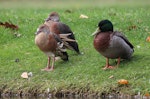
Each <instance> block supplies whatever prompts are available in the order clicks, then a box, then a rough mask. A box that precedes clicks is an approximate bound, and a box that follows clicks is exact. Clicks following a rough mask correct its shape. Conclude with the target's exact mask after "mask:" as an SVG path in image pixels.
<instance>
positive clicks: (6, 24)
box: [0, 22, 18, 30]
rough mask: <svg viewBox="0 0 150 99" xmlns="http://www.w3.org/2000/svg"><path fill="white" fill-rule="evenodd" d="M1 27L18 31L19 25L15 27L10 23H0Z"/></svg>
mask: <svg viewBox="0 0 150 99" xmlns="http://www.w3.org/2000/svg"><path fill="white" fill-rule="evenodd" d="M0 26H4V27H5V28H11V29H13V30H18V26H17V25H14V24H12V23H9V22H5V23H3V22H0Z"/></svg>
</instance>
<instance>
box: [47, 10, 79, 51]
mask: <svg viewBox="0 0 150 99" xmlns="http://www.w3.org/2000/svg"><path fill="white" fill-rule="evenodd" d="M44 24H46V25H48V26H49V28H50V30H51V32H53V33H56V34H59V35H60V38H61V39H62V40H63V41H66V42H65V43H64V46H65V47H66V48H67V49H69V50H73V51H75V52H76V53H77V54H81V52H80V50H79V47H78V43H77V41H76V39H75V36H74V33H73V32H72V30H71V29H70V27H69V26H68V25H66V24H65V23H62V22H60V18H59V14H58V13H57V12H51V13H50V14H49V17H48V18H47V19H46V20H45V23H44Z"/></svg>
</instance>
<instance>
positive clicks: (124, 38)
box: [113, 31, 134, 49]
mask: <svg viewBox="0 0 150 99" xmlns="http://www.w3.org/2000/svg"><path fill="white" fill-rule="evenodd" d="M113 35H115V36H118V37H120V38H122V39H123V40H124V41H125V42H126V43H127V44H128V45H129V46H130V47H131V48H132V49H133V48H134V46H133V45H132V44H131V43H130V42H129V40H128V39H127V38H126V37H125V36H124V35H123V34H122V33H120V32H118V31H114V34H113Z"/></svg>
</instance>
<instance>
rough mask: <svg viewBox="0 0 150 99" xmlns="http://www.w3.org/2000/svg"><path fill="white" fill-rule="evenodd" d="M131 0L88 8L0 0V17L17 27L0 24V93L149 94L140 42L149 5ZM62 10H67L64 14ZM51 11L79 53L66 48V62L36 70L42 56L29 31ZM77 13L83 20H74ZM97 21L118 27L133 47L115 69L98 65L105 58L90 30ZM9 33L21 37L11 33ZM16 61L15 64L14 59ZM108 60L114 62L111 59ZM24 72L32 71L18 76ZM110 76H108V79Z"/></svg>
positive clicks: (146, 53)
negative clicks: (72, 37)
mask: <svg viewBox="0 0 150 99" xmlns="http://www.w3.org/2000/svg"><path fill="white" fill-rule="evenodd" d="M78 2H79V1H78ZM82 2H83V1H82ZM133 2H134V1H132V2H126V3H125V4H121V3H117V4H115V2H113V3H108V2H107V3H106V4H104V5H103V4H102V3H100V5H103V6H98V4H96V1H95V4H96V6H93V5H94V3H93V4H92V5H91V6H90V3H89V4H88V3H87V6H86V5H84V4H83V3H82V4H80V5H78V3H77V4H76V5H78V6H76V5H75V6H72V7H71V6H69V5H68V6H64V5H62V4H61V3H60V4H59V5H61V6H59V7H57V6H54V5H53V4H51V5H50V6H47V5H48V4H49V3H47V2H46V1H45V4H46V5H44V3H42V4H41V5H40V3H37V6H36V5H34V6H31V5H28V4H30V2H29V1H28V2H26V3H27V6H24V5H22V6H20V5H18V4H19V3H20V2H18V1H16V0H14V2H12V1H11V2H8V1H7V2H6V1H1V3H0V15H1V17H0V21H2V22H5V21H11V22H12V23H14V24H17V25H18V26H19V30H18V31H13V30H11V29H6V28H3V27H0V93H8V92H13V93H20V92H23V93H32V94H34V93H47V89H48V88H49V89H50V92H51V93H53V94H59V93H64V94H67V93H73V94H80V95H81V94H87V95H92V94H93V93H94V95H101V94H102V93H117V92H119V93H120V94H130V95H134V94H137V93H138V92H141V93H142V94H145V93H149V92H150V88H149V86H150V73H149V70H150V62H149V59H150V50H149V49H150V43H149V42H146V38H147V36H150V27H149V23H150V21H149V18H150V13H149V12H150V6H149V1H147V4H146V3H145V4H144V3H143V2H142V0H141V1H140V0H138V2H136V3H137V5H133V6H132V3H133ZM12 3H13V4H12ZM26 3H25V4H26ZM31 3H33V2H31ZM53 3H55V2H54V1H53ZM140 3H141V4H140ZM3 4H5V5H3ZM11 4H12V5H11ZM23 4H24V3H23ZM128 4H129V6H127V5H128ZM9 5H10V6H9ZM13 5H18V6H13ZM72 5H73V4H72ZM82 5H83V6H82ZM68 9H69V10H70V11H71V13H67V12H66V10H68ZM52 11H56V12H58V13H59V15H60V18H61V21H62V22H64V23H66V24H67V25H69V26H70V28H71V29H72V31H74V33H75V36H76V39H77V40H78V43H79V48H80V50H81V52H83V53H84V54H83V55H76V53H75V52H72V51H68V53H69V62H63V61H62V60H59V61H57V62H56V63H55V70H54V71H53V72H42V71H41V68H44V67H45V66H46V64H47V57H46V56H45V55H44V54H43V53H42V52H41V51H40V50H39V49H38V48H37V46H36V45H35V44H34V36H35V35H34V33H35V32H36V29H37V27H38V26H39V25H40V24H42V23H43V21H44V19H46V18H47V17H48V15H49V13H50V12H52ZM80 14H85V15H87V16H89V18H88V19H80V18H79V16H80ZM102 19H109V20H111V21H112V22H113V24H114V28H115V30H119V31H122V32H123V33H124V34H125V35H126V36H127V37H128V39H129V40H130V42H132V44H133V45H134V47H135V52H134V55H133V58H132V59H131V60H130V61H122V62H121V64H120V66H119V68H118V69H115V70H106V71H104V70H102V69H101V68H102V67H103V66H104V65H105V58H104V57H103V56H102V55H100V54H99V53H98V52H96V50H95V49H94V47H93V36H91V34H92V33H93V32H94V31H95V29H96V28H97V24H98V22H99V21H100V20H102ZM133 26H135V28H132V27H133ZM14 33H17V34H21V36H20V37H16V36H15V35H14ZM137 46H140V48H138V47H137ZM16 59H19V62H15V60H16ZM110 63H111V64H113V65H115V60H111V61H110ZM25 71H27V72H32V73H33V77H31V79H30V80H27V79H23V78H21V77H20V75H21V74H22V72H25ZM112 75H113V76H114V77H113V78H111V79H110V78H109V77H110V76H112ZM119 79H127V80H128V81H129V85H128V86H119V85H118V83H117V81H118V80H119Z"/></svg>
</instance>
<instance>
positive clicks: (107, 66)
mask: <svg viewBox="0 0 150 99" xmlns="http://www.w3.org/2000/svg"><path fill="white" fill-rule="evenodd" d="M114 68H115V67H114V66H111V65H109V58H106V65H105V67H104V68H102V69H103V70H106V69H114Z"/></svg>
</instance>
